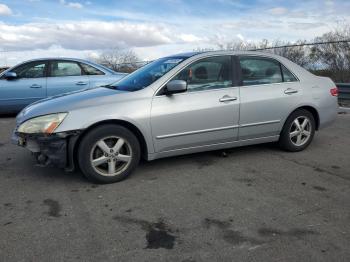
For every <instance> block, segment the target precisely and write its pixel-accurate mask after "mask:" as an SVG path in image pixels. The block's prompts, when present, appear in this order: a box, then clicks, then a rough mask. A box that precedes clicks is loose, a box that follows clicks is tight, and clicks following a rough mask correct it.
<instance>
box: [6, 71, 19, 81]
mask: <svg viewBox="0 0 350 262" xmlns="http://www.w3.org/2000/svg"><path fill="white" fill-rule="evenodd" d="M4 77H5V79H6V80H13V79H16V78H17V74H16V73H15V72H6V73H5V74H4Z"/></svg>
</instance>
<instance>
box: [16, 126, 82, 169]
mask: <svg viewBox="0 0 350 262" xmlns="http://www.w3.org/2000/svg"><path fill="white" fill-rule="evenodd" d="M80 133H81V130H77V131H68V132H61V133H55V134H50V135H46V134H23V133H18V132H16V131H15V132H14V133H13V134H12V137H11V141H12V143H13V144H15V145H18V146H22V147H25V148H27V149H28V150H29V151H31V152H32V153H33V155H34V156H35V158H36V160H37V162H38V164H40V165H42V166H56V167H60V168H65V169H66V170H67V171H73V170H74V168H75V165H74V148H75V144H76V142H77V140H78V138H79V135H80Z"/></svg>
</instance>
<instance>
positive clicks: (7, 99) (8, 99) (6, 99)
mask: <svg viewBox="0 0 350 262" xmlns="http://www.w3.org/2000/svg"><path fill="white" fill-rule="evenodd" d="M44 98H46V96H45V97H24V98H20V97H18V98H11V99H10V98H3V99H0V101H13V100H25V99H44Z"/></svg>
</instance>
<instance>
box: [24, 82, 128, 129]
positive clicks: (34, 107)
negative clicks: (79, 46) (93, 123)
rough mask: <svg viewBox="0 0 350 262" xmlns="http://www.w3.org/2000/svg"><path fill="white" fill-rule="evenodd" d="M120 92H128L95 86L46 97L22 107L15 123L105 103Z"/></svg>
mask: <svg viewBox="0 0 350 262" xmlns="http://www.w3.org/2000/svg"><path fill="white" fill-rule="evenodd" d="M120 93H128V92H126V91H119V90H115V89H110V88H105V87H96V88H90V89H84V90H79V91H75V92H70V93H65V94H60V95H57V96H52V97H48V98H45V99H42V100H39V101H37V102H34V103H33V104H30V105H29V106H27V107H26V108H24V109H23V110H22V111H21V112H20V113H19V114H18V116H17V123H22V122H24V121H26V120H28V119H30V118H33V117H37V116H41V115H47V114H53V113H60V112H69V111H72V110H74V109H78V108H83V107H88V106H94V105H101V103H103V104H106V103H109V102H112V101H114V99H113V97H114V96H115V95H118V94H120Z"/></svg>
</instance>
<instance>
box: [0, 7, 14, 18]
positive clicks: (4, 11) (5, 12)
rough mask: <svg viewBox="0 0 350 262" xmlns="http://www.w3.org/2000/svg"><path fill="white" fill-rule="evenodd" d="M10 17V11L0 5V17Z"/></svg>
mask: <svg viewBox="0 0 350 262" xmlns="http://www.w3.org/2000/svg"><path fill="white" fill-rule="evenodd" d="M7 15H12V10H11V9H10V8H9V7H8V6H7V5H5V4H0V16H7Z"/></svg>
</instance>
